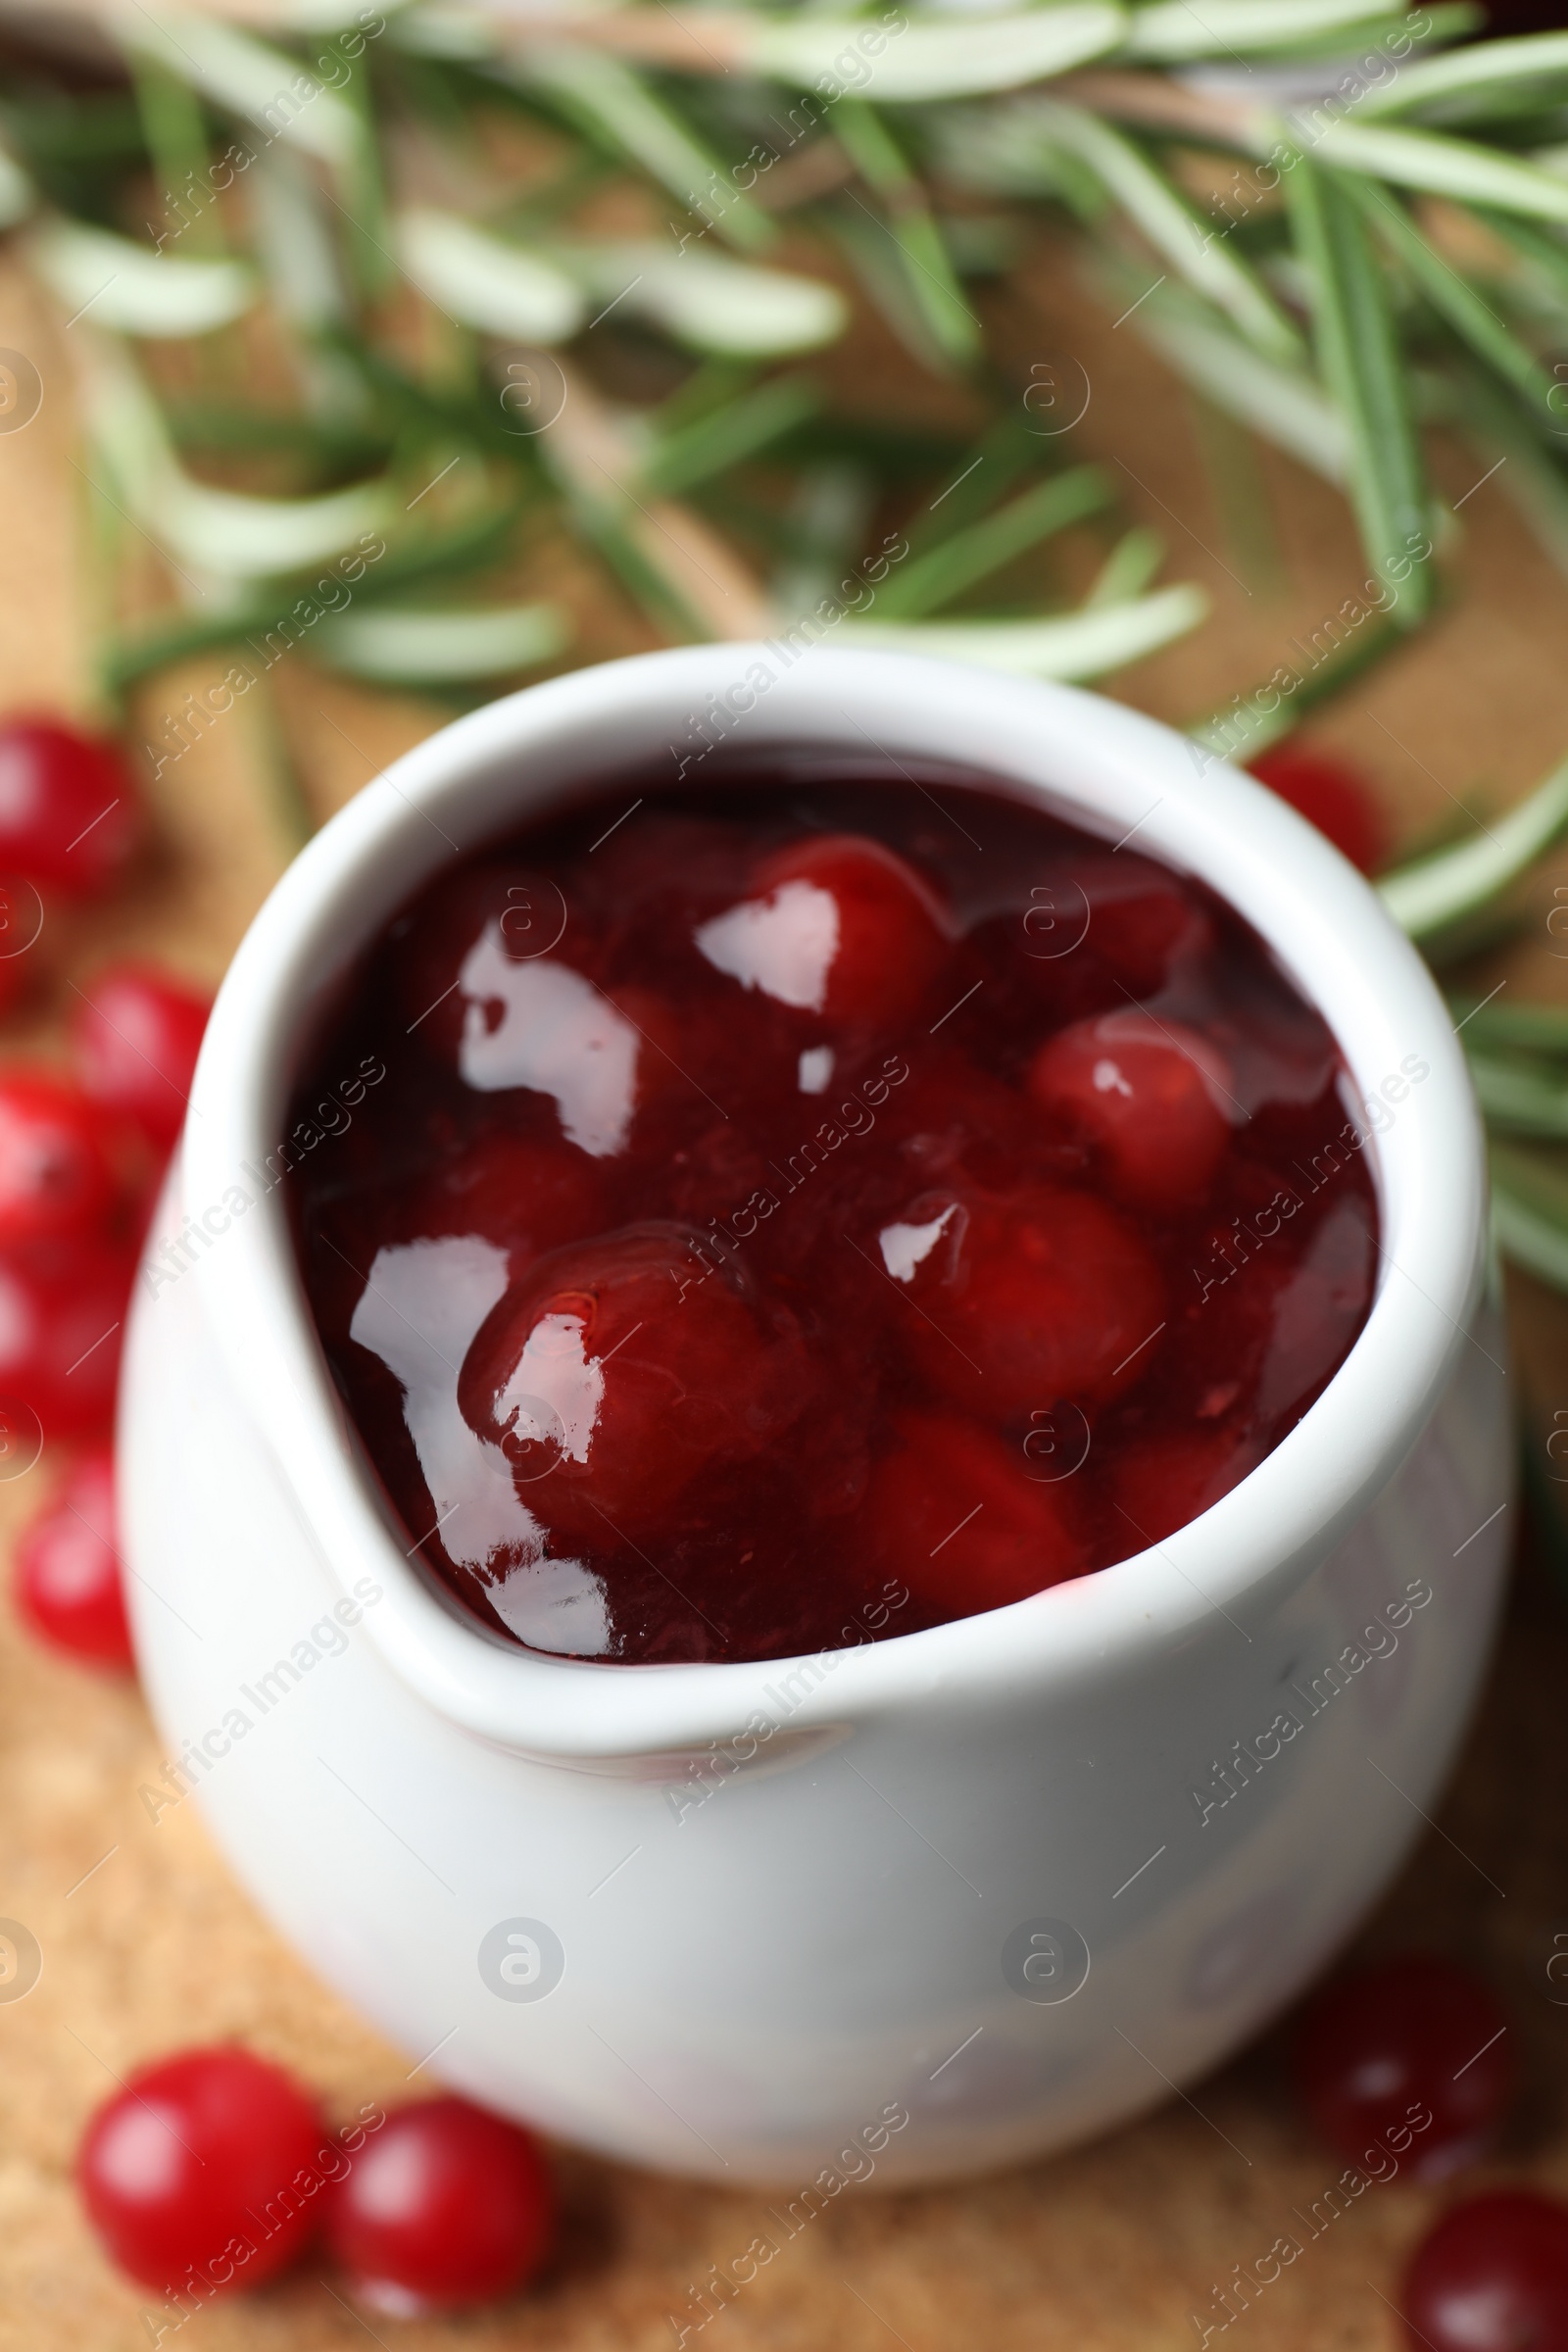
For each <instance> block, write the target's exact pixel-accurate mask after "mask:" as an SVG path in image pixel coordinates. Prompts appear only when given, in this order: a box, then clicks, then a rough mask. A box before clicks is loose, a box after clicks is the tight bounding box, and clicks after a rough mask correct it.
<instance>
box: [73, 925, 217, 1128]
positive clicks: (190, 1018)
mask: <svg viewBox="0 0 1568 2352" xmlns="http://www.w3.org/2000/svg"><path fill="white" fill-rule="evenodd" d="M211 1009H212V1000H211V999H210V998H208V997H204V996H202V995H200V994H199V993H198V992H197V991H196V990H195V989H191V988H186V987H185V986H184V985H183V984H182V983H181V982H180V981H178V980H174V979H172V978H171V977H170V975H169V974H168V973H167V972H160V971H158V970H156V969H155V968H153V967H152V966H151V965H148V964H138V963H121V964H113V965H111V966H110V968H109V970H107V971H104V972H100V973H99V974H98V977H97V978H96V979H95V980H94V981H93V983H92V985H91V987H90V988H88V989H87V990H86V991H85V993H84V996H83V998H82V999H81V1000H80V1001H79V1002H78V1004H77V1005H76V1011H75V1018H74V1022H73V1041H72V1042H73V1051H74V1054H75V1062H76V1069H77V1072H78V1074H79V1076H80V1079H81V1084H82V1087H83V1089H84V1090H85V1092H86V1093H87V1094H88V1095H90V1096H91V1097H92V1100H93V1101H94V1102H95V1103H102V1104H103V1106H104V1108H105V1109H106V1110H112V1111H114V1112H116V1113H117V1114H118V1115H119V1116H120V1117H122V1118H126V1119H129V1120H131V1121H132V1122H133V1124H134V1125H136V1126H137V1127H139V1128H140V1129H141V1130H142V1132H143V1133H144V1134H145V1135H147V1136H148V1137H149V1138H150V1139H151V1140H152V1141H153V1142H154V1143H155V1144H159V1145H163V1146H166V1147H167V1146H168V1145H170V1144H172V1142H173V1140H174V1138H175V1136H176V1135H178V1133H179V1130H180V1126H181V1124H182V1122H183V1120H184V1117H185V1105H186V1103H188V1102H189V1100H190V1088H191V1080H192V1078H193V1077H194V1076H195V1074H196V1055H197V1053H198V1051H199V1050H200V1047H201V1042H202V1032H203V1031H204V1030H205V1028H206V1026H207V1015H208V1013H209V1012H210V1011H211Z"/></svg>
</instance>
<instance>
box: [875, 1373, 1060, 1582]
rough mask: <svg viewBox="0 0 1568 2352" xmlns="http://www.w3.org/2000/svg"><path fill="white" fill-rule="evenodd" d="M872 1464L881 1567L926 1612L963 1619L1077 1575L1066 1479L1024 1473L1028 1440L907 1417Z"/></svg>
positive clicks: (947, 1418)
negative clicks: (1045, 1478) (1011, 1440)
mask: <svg viewBox="0 0 1568 2352" xmlns="http://www.w3.org/2000/svg"><path fill="white" fill-rule="evenodd" d="M897 1432H898V1436H897V1443H896V1444H895V1446H894V1447H893V1449H892V1451H891V1452H889V1453H887V1454H885V1455H884V1456H883V1458H882V1459H881V1461H879V1462H878V1463H877V1465H876V1468H875V1470H874V1472H873V1473H872V1479H871V1492H870V1495H869V1498H868V1517H869V1518H870V1521H871V1525H872V1529H873V1539H872V1540H873V1542H874V1544H875V1545H876V1548H877V1552H878V1555H879V1558H880V1560H881V1563H882V1565H883V1566H884V1567H885V1568H886V1569H887V1570H888V1571H889V1573H890V1574H892V1575H895V1576H897V1577H899V1578H901V1579H902V1580H903V1582H904V1583H905V1584H907V1586H908V1588H909V1590H910V1592H911V1593H913V1594H914V1595H915V1596H916V1598H917V1599H918V1600H921V1601H923V1602H924V1603H925V1604H926V1606H927V1607H928V1608H930V1609H931V1611H932V1612H933V1613H934V1614H936V1615H938V1616H940V1617H942V1618H950V1617H969V1616H972V1615H974V1614H975V1612H976V1611H978V1610H980V1609H999V1608H1003V1607H1005V1605H1006V1603H1007V1602H1008V1601H1013V1600H1022V1599H1024V1598H1025V1597H1026V1596H1027V1595H1028V1594H1029V1593H1039V1592H1042V1591H1043V1590H1044V1589H1045V1587H1046V1586H1047V1585H1056V1584H1060V1582H1061V1580H1062V1578H1063V1577H1068V1576H1077V1575H1080V1574H1081V1573H1082V1570H1083V1567H1084V1563H1085V1559H1086V1557H1087V1546H1086V1544H1085V1543H1084V1540H1083V1537H1082V1534H1081V1533H1080V1531H1079V1529H1078V1527H1077V1525H1076V1522H1075V1516H1074V1513H1073V1508H1072V1496H1071V1495H1070V1493H1069V1491H1068V1490H1069V1483H1070V1482H1069V1481H1066V1480H1063V1481H1062V1482H1061V1483H1060V1484H1059V1485H1057V1484H1046V1483H1043V1482H1041V1481H1039V1480H1037V1479H1035V1478H1033V1477H1032V1476H1031V1475H1030V1472H1031V1469H1032V1467H1033V1463H1032V1461H1031V1457H1030V1456H1029V1455H1028V1454H1027V1453H1026V1451H1025V1446H1024V1442H1023V1440H1022V1439H1019V1440H1018V1442H1017V1443H1015V1444H1013V1445H1010V1446H1009V1445H1007V1444H1005V1443H1004V1441H1003V1440H1002V1439H1001V1438H999V1437H996V1436H994V1435H993V1433H992V1432H991V1431H990V1430H989V1429H986V1428H985V1427H983V1425H982V1424H981V1423H979V1422H978V1421H964V1420H961V1419H959V1418H958V1417H957V1416H956V1415H955V1414H952V1413H917V1412H907V1413H903V1414H901V1415H900V1417H899V1420H898V1423H897Z"/></svg>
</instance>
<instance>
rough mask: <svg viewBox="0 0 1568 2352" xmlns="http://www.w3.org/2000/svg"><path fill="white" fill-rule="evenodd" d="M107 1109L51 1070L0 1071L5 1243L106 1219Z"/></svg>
mask: <svg viewBox="0 0 1568 2352" xmlns="http://www.w3.org/2000/svg"><path fill="white" fill-rule="evenodd" d="M103 1127H104V1121H103V1114H102V1112H101V1111H100V1110H99V1109H98V1108H97V1107H96V1105H95V1104H93V1103H90V1102H89V1101H88V1099H87V1097H86V1096H85V1095H83V1094H81V1093H80V1092H79V1091H78V1090H77V1089H76V1088H75V1087H74V1086H72V1085H70V1084H69V1083H68V1082H67V1081H66V1080H64V1079H61V1078H57V1077H55V1076H54V1074H53V1073H52V1072H51V1071H49V1070H36V1069H35V1070H26V1069H10V1070H6V1071H4V1072H0V1250H11V1249H16V1248H18V1247H19V1246H25V1245H27V1244H30V1243H33V1242H45V1241H63V1240H68V1239H71V1238H72V1237H73V1236H75V1235H78V1234H86V1233H90V1232H92V1231H94V1230H95V1229H96V1228H98V1227H99V1226H101V1225H102V1223H103V1221H104V1218H105V1216H106V1214H107V1212H108V1209H109V1206H110V1203H111V1202H112V1201H113V1200H114V1197H115V1171H114V1167H113V1165H112V1163H111V1161H110V1158H109V1154H108V1152H106V1151H105V1149H104V1142H103Z"/></svg>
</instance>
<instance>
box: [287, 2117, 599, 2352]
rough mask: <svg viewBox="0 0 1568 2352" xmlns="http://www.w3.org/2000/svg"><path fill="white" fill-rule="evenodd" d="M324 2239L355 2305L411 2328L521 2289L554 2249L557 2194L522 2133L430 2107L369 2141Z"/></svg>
mask: <svg viewBox="0 0 1568 2352" xmlns="http://www.w3.org/2000/svg"><path fill="white" fill-rule="evenodd" d="M324 2229H325V2236H326V2243H327V2246H328V2248H329V2250H330V2251H331V2253H332V2254H333V2255H334V2256H335V2258H336V2259H337V2261H338V2262H340V2263H341V2264H342V2265H343V2268H344V2269H345V2270H346V2271H347V2273H348V2275H349V2278H350V2280H351V2282H352V2288H353V2292H354V2294H355V2295H356V2296H357V2297H358V2299H359V2300H360V2301H361V2302H362V2303H368V2304H369V2305H370V2306H371V2308H372V2309H374V2310H377V2311H384V2312H388V2313H390V2314H391V2315H393V2316H394V2317H395V2318H399V2319H404V2318H415V2317H417V2315H418V2314H420V2313H422V2312H434V2311H451V2310H455V2309H458V2308H461V2307H462V2306H463V2305H465V2304H469V2303H485V2302H490V2301H492V2300H493V2299H494V2298H495V2297H496V2296H498V2295H506V2294H510V2293H512V2292H513V2290H514V2289H515V2288H516V2287H519V2286H521V2285H522V2284H523V2282H524V2280H525V2279H527V2278H531V2277H532V2275H533V2273H534V2272H535V2271H536V2270H537V2269H538V2267H539V2265H540V2263H541V2261H542V2260H543V2259H544V2256H545V2253H546V2251H547V2249H548V2247H549V2245H550V2241H551V2238H552V2235H553V2234H554V2229H555V2195H554V2191H553V2188H552V2184H551V2180H550V2175H549V2172H548V2171H547V2169H546V2166H545V2162H544V2159H543V2157H542V2156H541V2155H540V2153H539V2149H538V2147H537V2145H536V2144H535V2142H534V2141H533V2140H532V2139H531V2138H530V2136H529V2135H528V2133H527V2132H526V2131H519V2130H518V2128H517V2126H516V2125H515V2124H508V2123H503V2121H502V2120H501V2118H500V2117H499V2116H495V2115H487V2114H486V2113H485V2111H484V2110H483V2108H480V2107H470V2106H469V2104H468V2102H467V2101H466V2099H458V2098H440V2099H426V2100H422V2101H420V2102H419V2103H418V2104H417V2105H415V2106H410V2107H401V2108H398V2109H396V2110H394V2112H393V2113H392V2114H391V2115H389V2116H388V2117H387V2119H386V2122H385V2123H384V2124H383V2125H382V2126H381V2129H380V2130H379V2131H377V2132H376V2133H375V2135H374V2137H373V2138H371V2139H369V2140H368V2141H367V2142H366V2145H365V2146H364V2148H363V2149H362V2150H361V2151H360V2153H359V2154H358V2155H357V2156H356V2157H355V2160H354V2168H353V2170H352V2172H350V2173H349V2174H348V2175H347V2177H346V2178H345V2179H344V2180H342V2181H340V2182H339V2183H338V2185H337V2186H336V2187H334V2189H333V2190H332V2192H331V2196H330V2198H329V2200H328V2203H327V2207H326V2215H325V2223H324Z"/></svg>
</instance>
